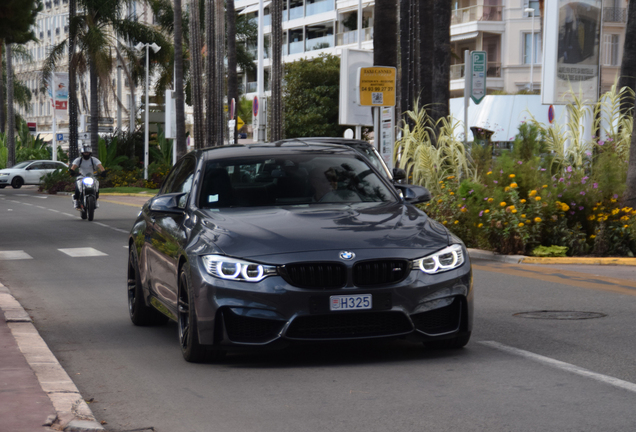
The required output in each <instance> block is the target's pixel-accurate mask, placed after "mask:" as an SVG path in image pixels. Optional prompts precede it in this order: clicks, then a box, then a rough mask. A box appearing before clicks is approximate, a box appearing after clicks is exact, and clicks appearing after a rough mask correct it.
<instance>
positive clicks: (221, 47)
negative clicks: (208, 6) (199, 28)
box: [214, 0, 225, 146]
mask: <svg viewBox="0 0 636 432" xmlns="http://www.w3.org/2000/svg"><path fill="white" fill-rule="evenodd" d="M215 17H216V25H215V26H214V30H215V35H216V54H215V55H216V58H217V62H216V81H215V82H216V101H215V105H216V111H215V114H216V116H215V119H216V145H220V146H221V145H223V143H224V141H225V139H224V136H225V115H224V113H225V110H224V109H223V99H224V98H223V95H224V94H225V1H224V0H216V12H215Z"/></svg>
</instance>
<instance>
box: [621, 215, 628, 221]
mask: <svg viewBox="0 0 636 432" xmlns="http://www.w3.org/2000/svg"><path fill="white" fill-rule="evenodd" d="M621 220H622V221H623V222H627V221H628V220H629V216H623V217H621Z"/></svg>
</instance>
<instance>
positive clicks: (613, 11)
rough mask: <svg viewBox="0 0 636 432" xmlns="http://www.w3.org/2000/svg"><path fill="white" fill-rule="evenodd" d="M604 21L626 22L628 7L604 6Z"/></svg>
mask: <svg viewBox="0 0 636 432" xmlns="http://www.w3.org/2000/svg"><path fill="white" fill-rule="evenodd" d="M603 22H606V23H626V22H627V9H625V8H611V7H606V8H603Z"/></svg>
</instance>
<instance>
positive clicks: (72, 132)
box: [68, 0, 79, 161]
mask: <svg viewBox="0 0 636 432" xmlns="http://www.w3.org/2000/svg"><path fill="white" fill-rule="evenodd" d="M76 12H77V0H69V4H68V20H69V22H75V15H76ZM76 38H77V29H76V27H75V26H70V28H69V39H68V64H69V68H68V128H69V146H68V157H69V161H74V160H75V159H76V158H77V157H78V156H79V151H78V148H77V138H78V136H77V75H76V73H75V70H76V68H75V67H74V64H73V59H74V57H75V45H76Z"/></svg>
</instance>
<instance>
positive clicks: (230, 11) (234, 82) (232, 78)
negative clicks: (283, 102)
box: [226, 0, 239, 143]
mask: <svg viewBox="0 0 636 432" xmlns="http://www.w3.org/2000/svg"><path fill="white" fill-rule="evenodd" d="M226 7H227V101H228V104H229V103H231V101H232V100H233V101H234V103H235V104H236V105H235V111H236V108H237V105H238V102H239V100H238V74H237V72H236V10H235V9H234V0H227V6H226ZM234 115H235V116H236V112H235V113H234ZM230 134H231V138H230V141H231V142H234V143H236V142H237V130H236V122H235V123H234V129H233V130H231V131H230Z"/></svg>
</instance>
